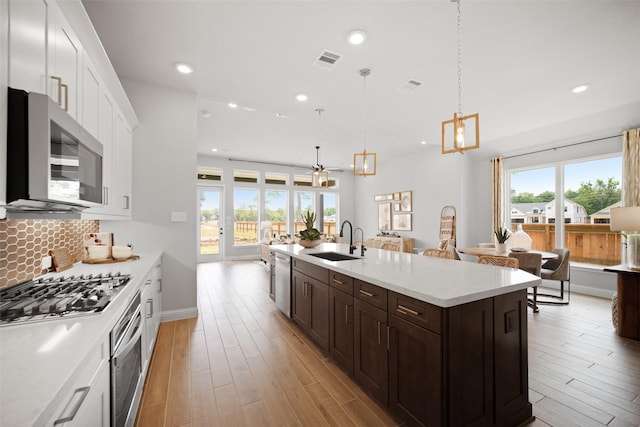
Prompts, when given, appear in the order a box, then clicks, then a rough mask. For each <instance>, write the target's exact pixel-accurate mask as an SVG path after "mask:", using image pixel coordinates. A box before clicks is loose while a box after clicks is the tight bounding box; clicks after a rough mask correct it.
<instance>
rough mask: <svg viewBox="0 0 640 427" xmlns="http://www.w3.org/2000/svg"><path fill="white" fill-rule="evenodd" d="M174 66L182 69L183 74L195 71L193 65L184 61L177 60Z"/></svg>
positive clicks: (179, 69)
mask: <svg viewBox="0 0 640 427" xmlns="http://www.w3.org/2000/svg"><path fill="white" fill-rule="evenodd" d="M174 67H176V70H178V71H180V72H181V73H182V74H191V73H193V67H192V66H191V65H189V64H185V63H184V62H176V63H175V64H174Z"/></svg>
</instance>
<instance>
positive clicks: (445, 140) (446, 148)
mask: <svg viewBox="0 0 640 427" xmlns="http://www.w3.org/2000/svg"><path fill="white" fill-rule="evenodd" d="M451 1H453V2H456V3H457V5H458V112H457V113H453V119H451V120H445V121H443V122H442V154H447V153H455V152H459V153H464V152H465V151H467V150H473V149H474V148H480V130H479V125H480V123H479V120H480V118H479V115H478V113H475V114H469V115H467V116H465V115H463V114H462V65H461V63H462V60H461V56H462V45H461V42H460V34H461V33H462V25H461V21H462V20H461V11H460V1H461V0H451ZM474 133H475V136H474ZM472 141H474V143H473V145H471V144H470V142H472Z"/></svg>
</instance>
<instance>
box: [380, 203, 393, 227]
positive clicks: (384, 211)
mask: <svg viewBox="0 0 640 427" xmlns="http://www.w3.org/2000/svg"><path fill="white" fill-rule="evenodd" d="M378 230H381V231H389V230H391V203H380V204H379V205H378Z"/></svg>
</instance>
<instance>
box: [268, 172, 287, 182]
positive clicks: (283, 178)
mask: <svg viewBox="0 0 640 427" xmlns="http://www.w3.org/2000/svg"><path fill="white" fill-rule="evenodd" d="M288 177H289V176H288V175H287V174H284V173H274V172H265V174H264V182H265V184H271V185H287V178H288Z"/></svg>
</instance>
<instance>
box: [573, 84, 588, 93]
mask: <svg viewBox="0 0 640 427" xmlns="http://www.w3.org/2000/svg"><path fill="white" fill-rule="evenodd" d="M587 89H589V85H588V84H583V85H580V86H576V87H574V88H573V89H571V92H573V93H581V92H584V91H585V90H587Z"/></svg>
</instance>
